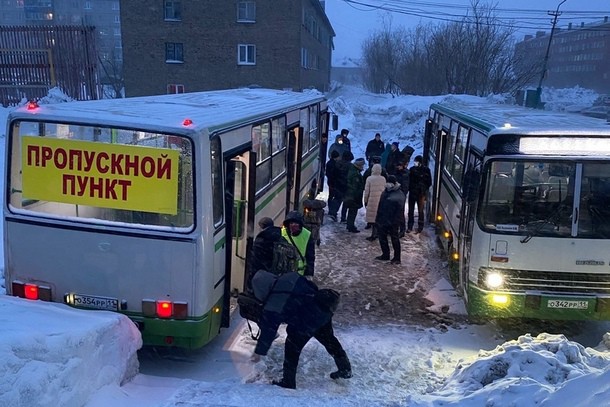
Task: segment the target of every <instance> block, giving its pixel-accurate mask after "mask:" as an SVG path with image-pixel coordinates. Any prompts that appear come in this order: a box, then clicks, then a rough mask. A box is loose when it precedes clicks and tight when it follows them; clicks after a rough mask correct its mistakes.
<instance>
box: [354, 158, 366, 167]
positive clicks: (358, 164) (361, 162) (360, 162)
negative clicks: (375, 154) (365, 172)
mask: <svg viewBox="0 0 610 407" xmlns="http://www.w3.org/2000/svg"><path fill="white" fill-rule="evenodd" d="M354 165H355V166H356V167H358V168H359V169H363V168H364V158H357V159H356V161H354Z"/></svg>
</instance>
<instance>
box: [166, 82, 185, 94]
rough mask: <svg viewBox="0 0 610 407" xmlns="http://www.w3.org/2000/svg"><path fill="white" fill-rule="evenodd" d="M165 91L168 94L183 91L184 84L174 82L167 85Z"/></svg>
mask: <svg viewBox="0 0 610 407" xmlns="http://www.w3.org/2000/svg"><path fill="white" fill-rule="evenodd" d="M167 93H168V94H175V93H184V85H176V84H170V85H167Z"/></svg>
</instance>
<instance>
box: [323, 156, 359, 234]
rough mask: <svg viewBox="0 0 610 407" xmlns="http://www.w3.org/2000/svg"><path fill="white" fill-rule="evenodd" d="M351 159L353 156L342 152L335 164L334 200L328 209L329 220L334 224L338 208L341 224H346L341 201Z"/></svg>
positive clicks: (344, 210) (345, 215)
mask: <svg viewBox="0 0 610 407" xmlns="http://www.w3.org/2000/svg"><path fill="white" fill-rule="evenodd" d="M353 159H354V155H353V154H352V153H351V152H350V151H344V152H343V155H342V156H341V159H340V160H339V161H337V163H336V164H335V171H336V174H337V178H336V180H335V182H336V184H335V200H334V202H333V207H332V208H329V209H328V211H329V216H330V218H331V219H332V220H334V221H335V222H336V221H337V213H338V212H339V207H341V222H343V223H345V222H346V217H347V207H346V206H345V205H343V199H344V198H345V194H346V193H347V174H348V173H349V169H350V168H351V167H352V160H353Z"/></svg>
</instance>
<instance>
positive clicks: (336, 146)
mask: <svg viewBox="0 0 610 407" xmlns="http://www.w3.org/2000/svg"><path fill="white" fill-rule="evenodd" d="M333 151H337V152H338V153H339V156H342V155H343V152H345V151H350V152H351V147H350V145H349V144H346V143H345V139H344V138H343V136H342V135H341V134H337V136H336V137H335V142H334V143H332V144H331V145H330V147H329V148H328V158H330V157H331V154H332V153H333Z"/></svg>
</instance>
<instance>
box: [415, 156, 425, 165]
mask: <svg viewBox="0 0 610 407" xmlns="http://www.w3.org/2000/svg"><path fill="white" fill-rule="evenodd" d="M414 161H417V162H419V163H420V164H421V163H422V162H424V157H422V156H421V155H418V156H417V157H415V160H414Z"/></svg>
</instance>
